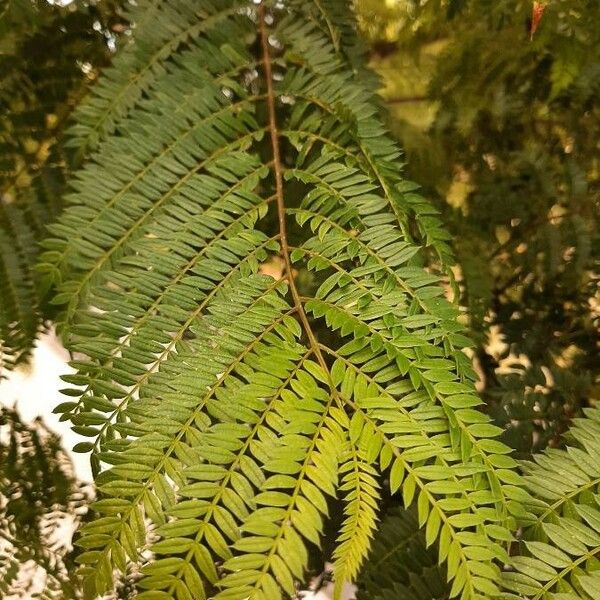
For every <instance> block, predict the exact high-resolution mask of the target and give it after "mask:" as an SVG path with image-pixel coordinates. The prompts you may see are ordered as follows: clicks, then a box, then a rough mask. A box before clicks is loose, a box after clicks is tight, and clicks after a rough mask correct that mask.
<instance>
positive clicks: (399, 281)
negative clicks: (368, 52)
mask: <svg viewBox="0 0 600 600" xmlns="http://www.w3.org/2000/svg"><path fill="white" fill-rule="evenodd" d="M343 6H344V5H343V4H340V3H338V2H315V3H314V4H312V3H308V5H307V4H306V3H300V2H298V3H289V4H286V6H285V7H273V6H269V7H266V6H263V5H261V6H260V7H258V8H257V7H256V5H253V4H252V3H248V2H245V1H230V2H220V3H219V4H218V5H216V4H215V5H213V4H211V3H209V2H201V3H193V4H192V3H189V2H187V1H184V0H173V1H172V2H168V3H161V4H160V5H157V6H154V8H151V9H150V11H148V10H147V8H148V7H146V6H144V5H140V7H139V8H137V9H135V8H132V11H131V15H130V19H131V20H132V21H133V22H134V23H136V24H137V26H136V28H135V34H136V36H139V37H137V38H136V40H137V41H136V43H135V44H130V45H127V46H126V47H125V48H124V50H123V51H122V53H121V54H120V55H119V56H118V57H117V59H116V60H115V61H114V64H113V67H112V68H111V69H110V70H109V71H108V72H107V75H106V77H105V78H104V83H103V84H100V85H99V86H98V87H97V88H95V90H94V93H93V94H92V95H91V96H90V97H89V99H88V100H86V101H85V102H84V103H82V104H81V106H80V108H79V109H78V116H79V119H78V124H77V125H75V127H74V128H73V130H72V132H71V133H72V142H70V143H72V144H74V145H76V146H78V147H79V148H82V149H84V151H85V149H87V148H91V147H93V148H94V151H93V154H92V155H91V157H90V160H88V161H87V162H86V163H85V164H84V166H83V168H82V169H80V170H79V171H77V172H76V173H75V174H74V176H73V178H72V180H71V187H72V189H73V190H74V191H73V193H71V194H70V195H69V196H68V198H67V203H68V208H67V209H66V211H65V212H64V214H63V216H62V217H61V218H60V219H59V221H58V222H57V223H56V224H54V225H52V226H51V227H50V231H51V233H52V236H53V237H52V238H50V239H48V240H46V241H45V242H44V245H45V248H46V252H45V253H44V255H43V257H42V265H41V267H40V268H41V269H42V270H43V271H44V272H45V273H46V274H47V276H48V277H50V278H52V280H53V281H54V283H55V284H56V285H58V294H57V295H56V297H55V299H54V301H55V303H57V304H61V305H63V309H62V312H61V315H60V317H59V320H60V322H61V327H62V330H63V333H64V336H65V338H66V339H67V343H68V347H69V348H70V349H71V350H72V351H74V352H77V353H79V354H80V355H83V356H85V358H83V359H79V360H77V361H74V362H73V363H72V366H73V367H75V369H76V370H77V372H76V374H74V375H69V376H65V378H64V379H65V381H67V382H68V383H70V384H72V385H74V386H76V387H73V388H70V389H68V390H67V391H66V393H67V394H68V395H70V396H73V400H72V401H69V402H66V403H64V404H63V405H61V407H59V409H58V410H59V411H60V412H61V413H63V414H64V415H65V416H68V417H69V418H70V419H71V420H72V422H73V424H74V426H75V427H74V428H75V431H77V432H78V433H80V434H82V435H84V436H86V437H88V438H89V442H85V443H83V444H81V445H80V446H79V448H78V450H80V451H91V452H92V461H93V465H94V468H95V471H96V483H97V485H98V489H99V492H100V494H101V496H100V498H99V500H98V501H97V502H96V503H94V505H93V508H94V510H95V511H96V514H97V518H96V519H95V520H93V521H91V522H90V523H88V524H86V525H85V526H84V527H83V528H82V529H81V537H80V538H79V539H78V540H77V544H78V545H79V546H80V547H81V548H82V549H83V550H84V552H83V553H82V554H80V555H79V557H78V561H79V562H80V563H81V564H82V565H83V568H82V571H81V572H82V574H83V576H84V580H85V582H84V586H85V593H86V595H87V596H88V597H95V596H96V595H97V594H102V593H104V592H105V591H107V590H108V589H110V587H111V586H112V581H113V570H114V569H117V570H120V571H125V570H126V568H127V565H128V564H129V563H134V564H135V563H139V562H140V560H141V556H142V555H143V552H144V551H145V550H146V549H150V550H151V551H152V552H153V553H154V558H153V559H152V560H151V561H150V562H149V563H148V564H146V565H145V566H144V567H143V568H142V573H143V575H144V577H143V578H142V580H141V581H140V582H139V584H138V588H139V589H140V591H142V590H143V591H142V592H141V593H140V595H139V596H138V597H139V598H171V597H176V598H203V597H205V596H206V595H214V594H216V597H218V598H247V597H251V598H256V599H259V598H268V599H269V600H271V599H275V598H278V597H281V595H282V593H285V594H287V595H293V594H294V593H295V589H296V585H297V583H298V582H301V581H302V580H303V578H304V573H305V570H306V567H307V560H308V551H309V550H310V548H311V547H312V546H313V545H315V544H316V545H318V544H319V543H320V538H321V534H322V530H323V526H324V522H325V520H326V519H327V517H328V515H329V507H328V505H329V504H330V500H331V498H333V497H336V496H339V497H340V499H341V500H342V502H343V505H344V508H343V518H342V523H341V528H340V533H339V537H338V541H339V545H338V546H337V548H336V551H335V553H334V557H333V558H334V577H335V579H336V584H337V586H338V590H339V589H341V585H342V584H343V582H344V581H345V580H350V579H352V578H354V577H355V575H356V574H357V572H358V569H359V567H360V566H361V564H362V562H363V561H364V558H365V556H366V554H367V552H368V549H369V546H370V538H371V537H372V534H373V530H374V527H375V523H376V519H377V512H378V504H379V495H380V486H381V484H380V482H379V475H380V474H382V473H388V474H389V483H388V490H391V491H392V492H393V493H396V492H398V491H400V492H401V494H402V498H403V502H404V504H405V505H406V506H409V505H411V504H412V503H413V501H414V502H415V503H417V505H418V513H419V518H420V520H421V521H422V522H423V523H427V524H428V529H429V532H430V534H429V535H431V536H432V537H433V538H434V539H435V538H439V548H438V554H439V559H440V560H441V561H442V562H447V564H448V573H449V576H450V578H451V579H452V580H453V586H452V594H453V595H454V596H460V597H462V598H473V599H475V598H482V597H484V596H485V595H486V594H489V593H491V592H493V591H495V590H496V589H497V588H496V584H495V582H494V580H496V579H497V577H498V575H499V570H498V567H495V566H494V567H493V566H491V564H489V565H487V563H490V559H491V558H492V557H493V558H496V559H497V560H499V561H504V560H507V559H508V556H507V554H506V550H505V546H506V543H507V542H508V540H510V538H511V534H510V531H509V530H510V528H511V526H512V523H513V522H514V516H513V515H514V514H517V515H518V514H520V509H519V505H518V503H516V502H515V501H514V500H513V496H514V494H513V491H512V487H511V485H512V484H514V483H516V482H518V477H517V475H516V474H515V473H514V472H513V471H512V470H511V468H512V467H513V466H514V464H515V463H514V461H512V460H511V459H509V458H508V457H506V456H505V455H506V453H507V452H509V448H507V447H506V446H504V445H503V444H501V443H499V442H496V441H495V440H494V439H493V438H494V437H496V436H497V435H498V434H499V433H501V430H500V429H498V428H496V427H494V426H492V425H490V424H489V422H488V421H489V419H488V418H487V417H485V416H484V415H482V414H481V413H479V412H477V410H476V409H475V408H474V407H476V406H477V405H478V404H480V401H479V399H478V398H477V396H476V395H475V389H474V385H473V383H472V381H473V379H474V372H473V370H472V369H471V367H470V364H469V361H468V359H467V358H466V356H465V355H464V353H463V352H462V350H461V349H462V348H463V347H464V346H465V345H466V344H468V341H467V340H466V338H465V337H464V336H463V335H462V328H461V326H460V325H459V324H458V323H457V315H458V311H457V309H456V307H455V306H453V305H452V304H451V303H450V302H448V301H447V300H445V299H444V297H443V289H442V288H441V287H440V276H439V275H438V274H436V273H437V272H439V271H440V270H441V272H446V268H447V265H448V264H449V262H450V253H449V249H448V246H447V243H446V239H447V236H446V234H445V233H444V232H443V230H442V229H441V227H440V222H439V220H438V219H437V217H436V213H435V211H434V210H433V209H432V208H431V207H430V206H429V204H428V203H427V202H426V201H425V200H424V199H423V198H422V197H420V196H419V195H417V194H416V193H415V192H414V189H415V186H414V185H413V184H410V183H408V182H406V181H404V180H403V179H402V178H401V177H400V175H399V172H398V166H397V165H398V163H397V162H396V160H397V157H398V155H399V151H398V149H397V148H396V146H395V145H394V143H393V142H392V141H391V140H390V139H389V137H388V136H387V134H386V133H385V131H384V129H383V127H382V125H381V124H380V121H379V119H378V117H377V114H376V113H377V108H376V103H374V102H373V99H372V92H371V91H368V90H367V89H366V88H365V86H364V83H363V82H364V81H371V79H370V76H369V77H367V75H365V71H364V67H363V66H361V65H360V63H359V62H358V61H359V58H358V54H357V50H356V49H357V44H356V42H355V41H354V39H353V38H352V36H351V30H350V29H349V26H348V23H347V22H346V20H345V18H344V19H343V20H341V21H338V20H337V19H335V20H334V16H335V15H336V14H342V8H343ZM153 11H159V13H160V16H157V15H158V14H159V13H156V14H155V13H154V12H153ZM145 27H148V28H150V29H152V32H153V33H152V36H150V34H149V33H148V34H147V36H146V37H144V31H145V29H144V28H145ZM146 40H147V45H146V44H145V43H144V42H145V41H146ZM352 65H355V66H356V67H357V68H355V69H352ZM114 133H118V135H114ZM288 229H289V231H288ZM278 257H281V259H282V261H283V268H281V267H279V272H278V267H277V265H279V264H280V263H279V262H278ZM281 259H280V260H281ZM427 263H429V265H430V268H429V269H428V270H426V269H425V268H424V267H425V265H426V264H427ZM266 269H270V270H269V272H271V273H273V272H275V273H276V275H275V276H267V275H265V274H263V272H264V271H265V270H266ZM484 563H486V567H485V568H484Z"/></svg>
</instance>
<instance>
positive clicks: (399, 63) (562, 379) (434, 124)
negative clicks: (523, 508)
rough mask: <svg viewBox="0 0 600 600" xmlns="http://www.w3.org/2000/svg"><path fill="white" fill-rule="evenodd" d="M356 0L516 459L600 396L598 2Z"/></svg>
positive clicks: (553, 440)
mask: <svg viewBox="0 0 600 600" xmlns="http://www.w3.org/2000/svg"><path fill="white" fill-rule="evenodd" d="M540 4H541V6H542V7H543V8H545V10H544V12H543V16H542V19H541V21H540V23H539V26H538V28H537V31H536V32H535V35H531V19H532V12H533V2H532V1H531V0H477V1H472V0H358V1H357V3H356V6H357V9H358V15H359V23H360V26H361V28H362V29H363V32H364V34H365V36H366V38H367V45H368V48H369V50H370V56H371V63H372V66H373V67H374V68H375V69H376V70H377V71H378V72H379V74H380V76H381V79H382V94H383V96H384V99H385V100H386V104H387V107H388V110H389V125H390V127H391V129H392V130H393V131H394V133H395V134H396V136H397V137H398V139H399V140H400V142H401V144H402V146H403V147H404V149H405V151H406V163H407V164H406V167H405V168H406V172H407V174H408V176H409V177H410V178H412V179H413V180H414V181H416V182H417V183H419V184H420V185H421V186H422V188H423V190H424V192H425V195H426V196H428V197H429V198H431V199H433V200H434V201H435V202H436V204H437V206H438V208H439V209H440V210H441V211H442V213H443V220H444V222H445V224H446V226H447V227H448V228H449V229H450V232H451V234H452V239H453V243H454V250H455V253H456V256H457V263H458V264H457V267H456V273H457V276H458V278H459V280H460V281H461V293H462V298H461V301H462V303H463V305H464V306H466V308H467V311H466V317H467V318H468V319H469V323H470V326H471V330H472V332H473V336H474V338H475V340H476V343H477V348H476V352H475V357H474V358H475V360H476V363H477V366H478V368H479V370H480V374H481V379H482V381H481V391H482V393H483V395H484V398H485V400H486V402H487V404H488V406H489V410H490V412H491V413H492V415H493V416H494V418H495V419H496V421H497V422H498V424H500V425H502V426H504V427H505V428H506V434H505V438H506V439H505V441H506V442H507V443H508V444H509V445H510V446H512V447H514V448H516V449H517V451H518V454H519V455H520V457H526V456H528V455H529V454H530V453H531V452H534V451H538V450H540V449H542V448H544V447H545V446H546V445H549V444H550V445H555V444H557V443H559V437H558V436H559V434H560V433H561V432H563V431H564V430H565V429H566V428H567V427H568V424H569V421H570V419H571V418H572V417H573V416H574V415H575V414H577V413H579V412H580V410H581V409H582V407H585V406H588V405H594V404H595V403H596V402H597V401H598V399H599V398H600V387H599V386H598V375H599V373H600V364H599V361H598V346H599V342H600V337H599V335H598V332H599V326H600V292H599V280H598V276H599V272H600V266H599V264H600V263H599V258H600V238H599V224H600V220H599V219H600V152H599V150H600V135H599V134H600V104H599V98H600V96H599V93H600V53H599V52H598V48H599V47H600V3H599V2H597V0H546V1H544V2H542V3H540Z"/></svg>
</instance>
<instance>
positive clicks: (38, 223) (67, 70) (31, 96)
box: [0, 0, 108, 375]
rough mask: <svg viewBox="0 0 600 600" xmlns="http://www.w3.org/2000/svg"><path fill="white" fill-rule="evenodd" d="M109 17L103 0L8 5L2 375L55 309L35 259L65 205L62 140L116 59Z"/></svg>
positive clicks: (1, 171) (1, 48) (2, 35)
mask: <svg viewBox="0 0 600 600" xmlns="http://www.w3.org/2000/svg"><path fill="white" fill-rule="evenodd" d="M105 20H106V16H105V14H104V12H102V11H101V10H100V9H99V8H95V7H86V6H83V5H81V6H80V5H78V4H76V5H73V6H69V7H67V8H60V7H58V6H51V5H49V4H48V3H47V2H45V1H42V0H40V1H36V2H30V1H29V0H11V1H8V2H7V3H6V4H5V5H4V6H3V8H2V10H1V11H0V73H1V75H0V114H1V115H2V117H1V118H0V375H1V374H2V372H3V371H4V370H6V369H11V368H13V367H14V366H15V365H17V364H19V363H21V362H23V361H24V360H26V359H27V357H28V355H29V352H30V350H31V348H32V346H33V344H34V342H35V339H36V337H37V334H38V333H39V330H40V328H41V327H42V325H43V321H44V319H46V318H48V317H49V316H51V315H52V311H51V310H50V307H49V306H48V304H47V302H46V300H45V298H44V292H43V289H41V288H40V282H39V281H38V280H37V278H36V276H35V273H34V271H33V266H34V265H35V263H36V260H37V256H38V243H39V241H40V239H41V238H42V237H44V236H45V235H46V231H45V226H46V225H47V224H48V222H49V221H50V220H51V219H53V218H55V217H56V216H57V215H58V213H59V211H60V208H61V206H62V196H61V195H62V191H63V188H64V185H65V170H66V163H67V157H66V156H65V153H64V149H63V148H62V146H61V144H58V143H57V140H58V139H59V138H60V136H61V134H62V130H63V129H64V125H65V122H66V121H67V119H68V118H69V115H70V114H71V111H72V109H73V106H74V105H76V104H77V102H78V101H79V99H80V98H81V97H82V95H83V94H84V93H85V90H86V89H87V87H88V84H89V83H90V81H91V80H92V79H93V77H94V75H95V74H96V68H97V67H98V66H101V65H102V64H104V63H105V62H106V59H107V53H108V49H107V47H106V44H105V42H104V39H103V34H102V32H101V31H102V29H103V27H105V26H104V25H103V23H104V21H105ZM94 22H96V23H97V27H96V28H95V29H94V28H93V24H94ZM98 29H100V30H101V31H100V32H99V31H97V30H98Z"/></svg>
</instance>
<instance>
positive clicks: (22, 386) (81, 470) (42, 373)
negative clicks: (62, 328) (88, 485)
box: [0, 333, 92, 482]
mask: <svg viewBox="0 0 600 600" xmlns="http://www.w3.org/2000/svg"><path fill="white" fill-rule="evenodd" d="M68 359H69V355H68V353H67V351H66V350H65V349H64V348H63V347H62V346H61V344H60V342H59V341H58V340H57V338H56V336H55V335H54V334H52V333H48V334H45V335H42V336H41V337H40V339H39V341H38V344H37V347H36V348H35V350H34V351H33V356H32V359H31V363H30V364H29V365H26V366H23V367H21V368H19V369H17V370H16V371H13V372H10V373H8V375H7V376H6V379H4V380H2V381H0V404H3V405H4V406H10V407H14V406H16V407H17V410H18V412H19V414H20V415H21V418H22V419H23V420H24V421H26V422H31V421H32V420H33V419H35V418H36V417H38V416H39V417H42V419H43V420H44V423H46V425H47V426H48V427H49V428H50V429H51V430H52V431H54V432H56V433H57V434H59V435H60V436H61V438H62V443H63V446H64V448H65V449H66V450H67V451H68V452H69V454H70V456H71V457H72V459H73V463H74V467H75V473H76V474H77V477H78V478H79V479H80V480H82V481H86V482H87V481H92V472H91V469H90V463H89V458H88V456H87V454H75V453H73V452H71V448H72V447H73V446H74V445H75V444H76V443H77V442H83V441H86V439H87V438H84V437H82V436H80V435H77V434H76V433H73V431H71V427H70V423H69V422H68V421H63V422H62V423H61V422H60V421H59V416H60V415H55V414H52V411H53V410H54V407H55V406H57V405H58V404H60V403H61V402H65V401H67V400H69V398H67V397H66V396H63V395H62V394H61V393H60V392H59V390H60V389H62V388H65V387H68V385H67V384H66V383H65V382H64V381H61V379H60V376H61V375H64V374H65V373H72V372H73V369H71V368H70V367H69V366H68V365H67V361H68Z"/></svg>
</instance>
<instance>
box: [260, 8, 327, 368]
mask: <svg viewBox="0 0 600 600" xmlns="http://www.w3.org/2000/svg"><path fill="white" fill-rule="evenodd" d="M266 11H267V9H266V7H265V3H264V2H262V3H261V4H260V6H259V8H258V17H259V28H260V39H261V46H262V54H263V61H262V62H263V66H264V70H265V79H266V83H267V97H266V102H267V109H268V113H269V133H270V136H271V146H272V149H273V171H274V173H275V197H276V199H277V217H278V221H279V238H280V242H281V254H282V256H283V260H284V264H285V271H286V275H287V280H288V282H289V285H290V292H291V294H292V298H293V300H294V305H295V308H296V309H297V311H298V316H299V317H300V321H301V322H302V326H303V327H304V331H305V332H306V335H307V337H308V341H309V342H310V345H311V346H312V349H313V351H314V353H315V355H316V357H317V359H318V361H319V363H320V365H321V367H322V368H323V369H324V370H325V372H328V369H327V363H326V362H325V359H324V358H323V355H322V353H321V350H320V348H319V343H318V342H317V339H316V337H315V334H314V333H313V330H312V328H311V326H310V323H309V321H308V317H307V316H306V312H305V311H304V306H303V305H302V300H301V298H300V294H299V293H298V289H297V288H296V283H295V281H294V275H293V270H292V262H291V260H290V249H289V244H288V239H287V227H286V221H285V214H286V211H285V200H284V191H283V169H282V166H281V152H280V149H279V132H278V130H277V113H276V110H275V93H274V91H273V70H272V68H271V55H270V53H269V33H268V31H267V25H266Z"/></svg>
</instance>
